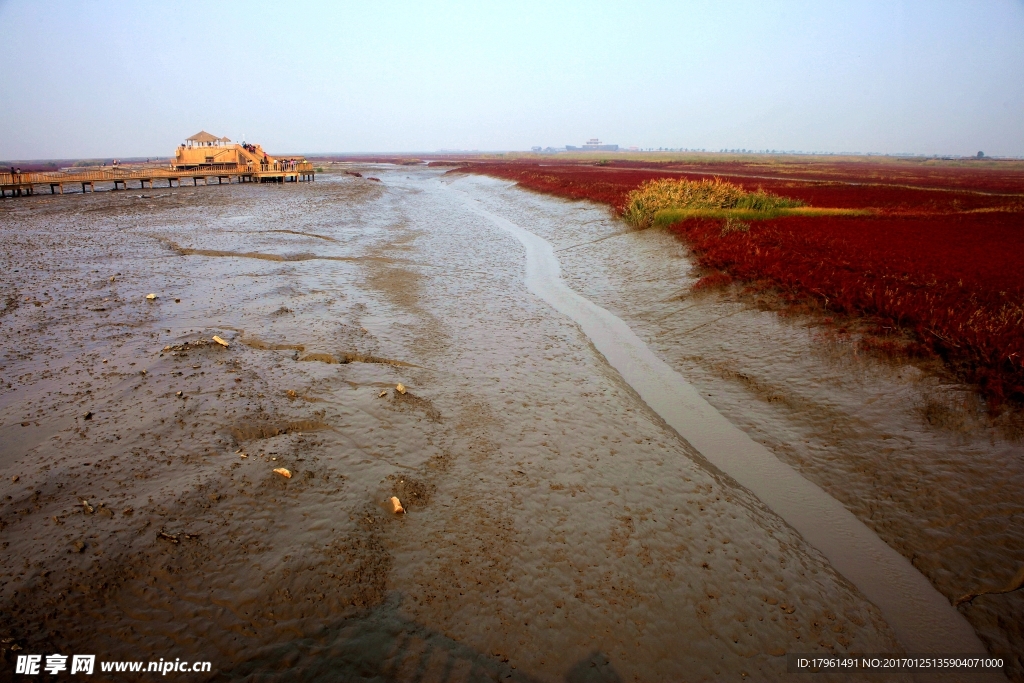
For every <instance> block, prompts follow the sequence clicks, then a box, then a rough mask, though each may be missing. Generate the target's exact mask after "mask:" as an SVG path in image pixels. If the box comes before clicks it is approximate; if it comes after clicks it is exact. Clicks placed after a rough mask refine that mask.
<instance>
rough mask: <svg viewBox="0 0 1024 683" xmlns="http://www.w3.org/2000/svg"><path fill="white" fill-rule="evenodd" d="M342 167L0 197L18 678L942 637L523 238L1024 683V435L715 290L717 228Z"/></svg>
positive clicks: (520, 666)
mask: <svg viewBox="0 0 1024 683" xmlns="http://www.w3.org/2000/svg"><path fill="white" fill-rule="evenodd" d="M344 169H346V170H350V171H357V172H361V173H362V174H363V177H357V176H355V175H348V174H345V173H342V172H341V171H342V167H340V166H338V167H336V169H335V171H334V172H331V173H325V174H321V175H318V176H317V181H316V182H311V183H300V184H290V185H285V186H279V185H248V184H246V185H223V186H211V187H197V188H189V187H182V188H172V189H168V188H157V189H147V190H144V191H138V190H129V191H120V192H97V193H95V194H88V195H63V196H55V197H51V196H46V195H38V196H33V197H25V198H18V199H16V200H15V199H11V200H7V201H3V202H0V259H2V260H0V266H2V268H0V284H2V289H0V297H2V301H0V305H2V310H0V641H2V643H0V648H3V661H0V679H6V678H7V677H10V676H12V675H13V674H12V671H13V662H14V660H15V658H16V654H17V653H18V652H22V653H24V652H32V653H45V654H50V653H54V652H60V653H64V654H72V653H80V652H91V653H96V654H97V656H98V659H102V660H114V661H116V660H153V661H155V660H157V659H160V658H163V659H165V660H166V659H172V660H173V659H175V658H181V659H186V660H193V661H195V660H200V661H209V662H211V663H212V673H210V674H205V676H206V678H203V676H201V675H198V674H191V675H190V680H225V681H226V680H251V681H296V680H301V681H336V680H353V681H362V680H365V681H385V680H418V681H434V680H438V681H440V680H458V681H476V680H513V681H515V680H520V681H627V680H628V681H633V680H636V681H667V680H685V681H714V680H744V679H747V680H758V681H775V680H791V679H792V678H793V674H789V673H787V657H786V654H787V653H796V652H799V653H830V654H831V653H844V652H858V653H901V652H906V651H908V649H912V647H911V646H912V645H913V644H914V643H915V641H914V640H913V637H912V636H911V637H908V635H907V631H906V629H907V628H912V626H911V627H908V626H907V624H908V623H909V624H911V625H912V624H913V623H914V622H913V615H905V614H901V613H899V610H900V609H901V608H900V607H899V606H898V605H896V604H895V603H888V602H887V603H885V604H882V602H881V599H880V598H878V597H875V598H873V599H869V597H868V596H867V595H866V594H865V590H868V591H869V592H870V587H865V586H863V585H861V586H858V585H857V581H858V579H857V576H860V574H857V573H856V572H850V571H848V570H847V567H849V566H851V564H850V562H851V560H850V559H849V558H846V559H845V560H843V559H841V558H840V559H837V558H836V557H835V556H831V555H830V556H827V555H828V554H829V553H830V552H831V551H830V550H829V548H823V547H820V545H821V544H817V545H816V544H814V543H811V542H810V541H809V540H807V539H808V538H810V536H807V534H806V533H802V532H800V531H798V530H797V528H795V526H794V524H796V525H797V526H799V523H798V522H797V521H794V520H793V519H792V517H791V515H790V516H789V517H787V515H789V513H787V512H785V511H784V510H780V509H775V508H773V506H772V505H771V503H770V501H769V500H768V499H766V498H764V497H763V496H762V497H759V496H758V495H755V494H754V493H752V489H751V488H750V487H749V486H744V485H741V484H740V483H738V480H742V479H743V476H744V472H740V471H737V472H732V473H730V472H729V471H727V469H726V468H724V467H723V466H721V463H719V464H715V463H716V462H718V461H717V460H715V459H714V458H713V457H712V456H711V455H710V454H708V453H702V452H701V451H700V450H699V449H698V448H697V447H695V445H693V444H695V443H698V439H697V438H696V436H695V435H692V434H691V437H690V438H688V437H687V436H686V434H684V433H681V431H680V430H679V429H678V428H676V427H675V426H673V423H672V421H671V420H670V419H669V418H667V417H665V416H664V415H663V414H662V413H659V412H657V411H656V410H655V409H654V408H652V402H651V401H649V400H645V396H646V393H645V389H644V387H641V386H635V385H633V384H630V383H628V381H627V379H624V378H628V377H629V376H630V374H629V372H620V369H617V367H616V366H615V361H614V358H613V355H614V354H610V353H607V352H606V351H602V350H601V348H604V347H602V343H607V341H606V340H605V341H604V342H602V340H600V339H597V338H592V337H591V336H588V333H587V331H586V329H587V327H586V325H585V324H584V323H581V322H579V321H577V320H575V319H574V318H573V317H571V316H569V315H566V314H565V313H564V312H561V311H560V310H557V309H556V308H555V307H554V306H553V305H552V304H550V303H549V302H548V301H546V300H545V299H544V298H543V297H542V296H540V295H539V294H538V291H537V290H536V286H535V284H531V283H535V282H536V276H537V272H536V269H535V268H534V266H533V265H530V264H532V263H534V262H533V261H530V260H528V258H527V257H528V256H529V254H528V253H527V251H528V249H524V245H528V242H525V241H523V240H524V239H526V238H525V237H523V236H522V235H520V237H519V238H517V233H516V232H515V231H514V230H515V229H521V230H523V231H526V232H528V233H529V234H530V235H533V236H536V237H537V238H538V239H539V240H540V241H543V242H544V243H546V244H548V245H550V251H551V253H552V254H553V257H554V258H555V259H557V262H558V263H559V264H560V268H561V275H560V276H561V279H562V281H564V283H565V284H566V285H567V286H568V287H569V288H571V290H572V291H573V292H575V293H576V294H577V295H579V296H581V297H584V298H585V299H586V300H588V301H589V302H592V303H593V304H595V305H596V306H599V307H601V308H602V309H603V310H604V311H606V312H608V313H609V314H610V315H612V316H614V317H616V318H617V319H618V320H619V321H621V322H622V323H623V324H624V327H626V328H627V329H628V330H631V333H633V334H635V336H636V337H637V338H638V339H639V340H641V341H642V343H643V344H645V345H646V347H647V348H649V349H650V351H651V352H653V355H654V356H656V357H657V359H658V362H661V363H664V364H667V367H668V368H670V369H671V371H672V372H673V373H678V376H679V378H680V379H679V381H680V382H686V383H688V386H691V387H692V388H693V389H694V390H695V392H698V393H699V394H700V396H701V397H702V400H703V401H705V402H706V403H707V404H708V406H710V408H709V409H713V410H714V411H715V415H716V416H718V418H719V419H722V420H724V421H727V422H728V423H729V424H731V425H734V426H735V427H737V428H739V430H740V431H741V432H742V433H744V434H745V435H746V437H747V438H749V439H750V440H751V441H752V443H756V444H757V445H758V446H757V447H758V448H762V449H763V450H764V451H765V452H766V453H769V454H771V456H772V457H773V458H775V459H777V461H778V462H779V463H780V466H782V467H784V468H787V470H788V471H792V472H794V473H796V474H798V475H799V476H800V477H802V478H803V479H804V480H806V481H807V482H809V483H810V484H809V485H813V486H814V487H815V488H816V489H817V490H820V491H821V492H822V495H823V496H826V497H827V499H828V500H830V501H833V502H834V501H838V503H839V504H840V505H839V506H838V507H839V508H840V509H843V508H844V509H845V510H846V511H848V512H849V513H852V514H850V519H851V520H852V521H853V522H855V523H856V524H860V525H862V526H863V527H865V528H866V530H868V531H869V532H870V534H872V538H874V539H875V540H879V539H880V542H881V543H882V544H884V546H885V547H887V548H888V549H892V550H894V551H895V553H894V557H896V558H897V559H899V560H900V561H904V562H905V564H906V567H907V570H906V572H907V575H908V576H910V577H911V578H916V579H918V580H920V583H921V585H922V586H924V589H927V590H924V593H927V595H925V596H924V598H922V599H931V598H936V599H938V602H939V603H940V604H939V608H940V611H941V609H947V610H948V615H946V616H945V617H943V618H944V619H947V620H948V623H943V624H940V626H942V628H940V629H939V630H940V631H941V632H942V633H947V634H948V633H964V632H966V633H967V634H969V638H967V639H966V640H965V639H963V638H961V639H960V640H956V639H955V638H954V639H953V641H950V642H954V641H955V642H957V643H960V644H963V643H966V645H965V646H964V647H970V648H972V649H971V650H968V651H977V652H982V653H984V652H986V651H987V652H989V653H993V654H998V655H1001V656H1003V657H1004V658H1005V659H1006V660H1007V663H1008V667H1007V670H1006V671H1007V675H1008V676H1009V678H1010V679H1011V680H1024V663H1022V661H1024V660H1022V658H1024V627H1022V624H1024V595H1022V591H1021V590H1004V589H1006V588H1010V585H1011V584H1012V581H1013V579H1014V577H1015V575H1017V573H1018V572H1019V571H1020V570H1021V568H1022V567H1024V523H1022V522H1024V447H1022V445H1021V444H1020V443H1019V442H1017V441H1013V440H1012V439H1008V437H1006V436H1005V435H1004V434H1002V433H1001V432H999V431H998V430H995V429H993V428H990V427H989V426H987V425H986V423H985V421H984V419H983V416H981V415H980V414H979V412H978V410H977V407H976V405H975V403H974V402H973V399H972V398H971V394H970V393H969V392H966V391H965V390H964V388H963V387H957V386H948V385H941V384H940V383H939V382H938V380H935V379H934V378H933V377H931V376H929V375H927V374H926V373H924V372H922V371H921V370H920V369H918V368H915V367H913V366H910V365H906V366H901V365H894V364H892V363H882V362H880V361H878V360H877V359H873V358H865V357H862V356H858V355H857V354H856V353H855V352H854V351H853V350H852V349H851V348H848V347H847V346H844V344H843V343H842V340H834V339H833V340H825V339H821V338H820V337H819V335H818V333H816V332H815V328H813V327H812V326H808V325H805V324H802V323H800V322H799V321H793V320H782V319H780V318H779V317H778V316H777V315H775V314H774V313H772V312H770V311H765V310H761V309H760V308H759V307H757V306H756V305H752V304H751V302H750V301H749V300H747V299H744V298H743V297H742V296H740V295H738V294H735V295H734V293H731V292H728V291H727V292H724V293H723V292H718V293H702V294H695V293H693V292H692V291H691V290H690V287H691V285H692V284H693V283H694V282H695V281H696V279H697V275H696V274H695V273H694V272H693V269H692V267H691V262H690V260H689V256H688V254H687V250H686V248H685V246H684V245H683V244H682V243H681V242H679V241H678V240H677V239H676V238H674V237H673V236H671V235H669V234H667V233H665V232H662V231H657V230H647V231H642V232H637V231H632V230H630V229H628V228H627V227H626V226H625V224H623V223H622V222H620V221H618V220H617V219H615V218H614V217H613V216H612V215H611V214H610V213H609V212H608V211H607V210H606V209H604V208H601V207H599V206H597V205H594V204H590V203H587V202H569V201H565V200H560V199H554V198H550V197H546V196H542V195H539V194H535V193H531V192H527V191H524V190H521V189H518V188H516V187H515V186H514V185H512V184H511V183H509V182H507V181H502V180H495V179H492V178H486V177H476V176H464V175H457V174H456V175H445V169H440V170H438V169H428V168H423V167H397V166H386V165H380V166H358V165H352V166H345V167H344ZM369 176H374V177H376V178H379V179H380V180H379V181H375V180H369V179H368V177H369ZM506 223H507V224H508V225H509V226H511V227H508V226H506V227H505V228H503V227H502V226H503V225H505V224H506ZM531 269H533V270H531ZM556 274H557V273H556ZM531 278H533V280H531ZM149 294H154V295H155V298H147V295H149ZM214 336H217V337H218V338H219V339H221V340H223V342H224V344H221V343H218V342H216V341H213V337H214ZM398 385H401V389H399V388H398ZM684 431H685V430H684ZM282 468H283V469H284V470H287V473H288V475H290V476H284V475H282V474H281V473H278V472H275V470H281V469H282ZM391 496H396V497H398V498H399V499H400V500H401V502H402V504H403V506H404V507H405V514H394V513H393V512H392V511H391V509H390V507H389V505H388V500H389V498H390V497H391ZM830 557H831V559H830ZM844 562H845V564H844ZM868 564H869V563H868ZM856 565H857V562H856V560H855V558H854V560H852V566H853V569H855V570H856V569H857V568H858V567H857V566H856ZM922 577H923V578H922ZM929 596H931V597H929ZM954 603H957V605H956V607H955V608H954V607H953V604H954ZM900 604H902V603H900ZM904 617H905V618H904ZM947 627H948V628H947ZM957 629H960V630H959V631H958V630H957ZM940 636H941V633H940ZM972 639H973V640H972ZM908 644H909V645H908ZM975 644H976V645H977V647H976V648H975ZM125 680H128V679H125ZM815 680H822V681H826V680H848V677H845V676H843V675H839V674H835V675H832V674H828V673H822V674H817V675H816V676H815ZM879 680H935V677H934V676H931V675H929V676H924V677H920V676H918V677H915V675H914V674H910V673H903V674H895V675H893V676H891V677H889V678H883V679H879ZM967 680H971V679H969V678H968V679H967ZM978 680H982V679H981V678H979V679H978ZM984 680H993V679H992V678H984ZM997 680H998V679H997Z"/></svg>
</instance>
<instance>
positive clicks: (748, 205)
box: [622, 178, 803, 228]
mask: <svg viewBox="0 0 1024 683" xmlns="http://www.w3.org/2000/svg"><path fill="white" fill-rule="evenodd" d="M802 205H803V202H801V201H799V200H796V199H789V198H787V197H780V196H778V195H774V194H771V193H770V192H765V191H764V190H761V189H758V190H757V191H755V192H748V191H746V190H744V189H743V188H742V187H740V186H739V185H734V184H733V183H730V182H727V181H724V180H722V179H720V178H712V179H711V180H708V179H706V178H705V179H701V180H685V179H674V178H658V179H656V180H650V181H648V182H646V183H644V184H643V185H641V186H640V187H638V188H637V189H635V190H633V191H632V192H630V193H629V195H628V196H627V197H626V204H625V206H624V207H623V210H622V217H623V218H624V219H625V221H626V222H627V223H629V224H630V225H632V226H634V227H637V228H646V227H648V226H650V225H651V223H652V222H653V221H654V217H655V215H656V214H657V213H658V212H659V211H665V210H667V209H674V210H683V211H697V212H705V211H711V212H722V211H727V210H738V211H740V212H741V213H742V217H743V218H753V217H755V215H756V214H762V213H767V214H771V213H772V212H776V211H778V210H780V209H785V208H792V207H798V206H802ZM748 214H749V215H748ZM723 217H724V216H723Z"/></svg>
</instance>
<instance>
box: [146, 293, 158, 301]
mask: <svg viewBox="0 0 1024 683" xmlns="http://www.w3.org/2000/svg"><path fill="white" fill-rule="evenodd" d="M146 298H147V299H149V300H150V301H152V300H153V299H155V298H156V294H147V295H146Z"/></svg>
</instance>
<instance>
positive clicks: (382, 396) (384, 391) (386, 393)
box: [377, 389, 388, 398]
mask: <svg viewBox="0 0 1024 683" xmlns="http://www.w3.org/2000/svg"><path fill="white" fill-rule="evenodd" d="M387 395H388V390H387V389H381V390H380V393H379V394H377V398H384V397H385V396H387Z"/></svg>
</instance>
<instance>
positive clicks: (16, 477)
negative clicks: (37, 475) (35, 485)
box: [11, 474, 21, 482]
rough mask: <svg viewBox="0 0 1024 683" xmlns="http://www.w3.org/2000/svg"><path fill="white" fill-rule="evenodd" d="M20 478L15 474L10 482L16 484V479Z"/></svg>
mask: <svg viewBox="0 0 1024 683" xmlns="http://www.w3.org/2000/svg"><path fill="white" fill-rule="evenodd" d="M20 478H21V477H19V476H18V475H17V474H15V475H14V476H13V477H11V481H12V482H16V481H18V479H20Z"/></svg>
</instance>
